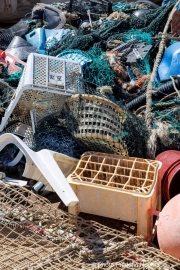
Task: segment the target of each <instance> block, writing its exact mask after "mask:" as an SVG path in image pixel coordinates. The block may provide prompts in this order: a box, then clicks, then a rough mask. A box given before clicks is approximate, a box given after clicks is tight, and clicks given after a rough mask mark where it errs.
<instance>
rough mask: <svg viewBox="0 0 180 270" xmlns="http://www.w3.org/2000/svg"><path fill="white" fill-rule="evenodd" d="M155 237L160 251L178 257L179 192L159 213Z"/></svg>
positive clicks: (179, 249)
mask: <svg viewBox="0 0 180 270" xmlns="http://www.w3.org/2000/svg"><path fill="white" fill-rule="evenodd" d="M157 237H158V243H159V247H160V249H161V251H163V252H164V253H167V254H169V255H171V256H173V257H175V258H177V259H180V194H178V195H176V196H175V197H173V198H172V199H171V200H170V201H169V202H168V203H167V204H166V205H165V206H164V208H163V210H162V212H160V213H159V221H158V225H157Z"/></svg>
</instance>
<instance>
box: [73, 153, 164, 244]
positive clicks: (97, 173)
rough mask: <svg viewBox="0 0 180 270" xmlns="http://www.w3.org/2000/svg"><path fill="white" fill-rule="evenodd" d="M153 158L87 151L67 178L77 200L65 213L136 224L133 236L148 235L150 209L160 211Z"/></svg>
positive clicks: (158, 164)
mask: <svg viewBox="0 0 180 270" xmlns="http://www.w3.org/2000/svg"><path fill="white" fill-rule="evenodd" d="M160 167H161V163H160V162H158V161H155V160H148V159H141V158H133V157H123V158H122V157H121V156H118V155H110V154H109V155H108V154H103V153H95V152H87V153H85V154H84V155H83V156H82V157H81V160H80V161H79V163H78V165H77V167H76V170H75V171H74V172H73V173H72V174H71V175H69V177H68V180H69V183H70V185H71V186H72V188H73V189H74V191H75V193H76V195H77V197H78V199H79V203H78V204H77V206H75V207H72V208H71V207H69V213H72V214H75V215H78V214H79V212H85V213H90V214H95V215H100V216H104V217H109V218H114V219H119V220H124V221H129V222H134V223H137V235H143V236H144V237H146V239H150V238H151V233H152V229H153V216H152V214H151V211H150V210H151V209H154V210H155V209H157V210H161V185H160V181H158V171H159V169H160Z"/></svg>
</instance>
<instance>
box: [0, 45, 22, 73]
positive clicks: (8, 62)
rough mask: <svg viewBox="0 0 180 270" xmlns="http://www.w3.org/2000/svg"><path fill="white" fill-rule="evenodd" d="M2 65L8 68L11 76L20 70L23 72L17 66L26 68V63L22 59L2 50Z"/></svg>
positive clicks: (0, 62) (0, 56)
mask: <svg viewBox="0 0 180 270" xmlns="http://www.w3.org/2000/svg"><path fill="white" fill-rule="evenodd" d="M0 64H2V65H4V66H5V67H7V68H8V73H9V74H12V73H14V72H16V71H18V70H19V71H22V68H21V67H18V66H17V65H16V64H21V65H23V66H26V63H24V62H23V61H21V60H20V59H18V58H16V57H15V56H13V55H11V54H10V53H7V52H5V51H2V50H0Z"/></svg>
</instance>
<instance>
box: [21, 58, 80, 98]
mask: <svg viewBox="0 0 180 270" xmlns="http://www.w3.org/2000/svg"><path fill="white" fill-rule="evenodd" d="M81 77H82V68H81V65H80V64H79V62H76V61H72V60H65V59H61V58H57V57H53V56H47V55H40V54H36V53H31V54H30V55H29V56H28V61H27V67H26V74H25V77H24V83H23V88H25V89H32V88H33V89H35V90H41V91H47V90H48V91H51V92H54V93H61V94H66V95H71V94H75V93H80V90H81V80H80V78H81Z"/></svg>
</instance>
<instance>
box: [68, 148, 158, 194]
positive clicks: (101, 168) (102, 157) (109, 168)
mask: <svg viewBox="0 0 180 270" xmlns="http://www.w3.org/2000/svg"><path fill="white" fill-rule="evenodd" d="M158 167H159V163H158V162H157V161H155V160H148V159H142V158H133V157H123V158H122V157H120V156H117V155H111V154H109V155H108V154H103V153H95V152H87V153H85V154H84V155H83V156H82V157H81V160H80V161H79V163H78V165H77V168H76V170H75V171H74V172H73V173H72V174H71V176H70V177H71V179H72V180H75V181H83V182H87V183H88V184H89V183H91V184H97V185H103V186H106V187H111V188H118V189H122V190H127V191H129V192H133V193H134V192H135V193H140V194H144V195H145V194H149V193H150V192H151V190H152V188H153V186H154V184H155V181H156V178H157V171H158Z"/></svg>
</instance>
